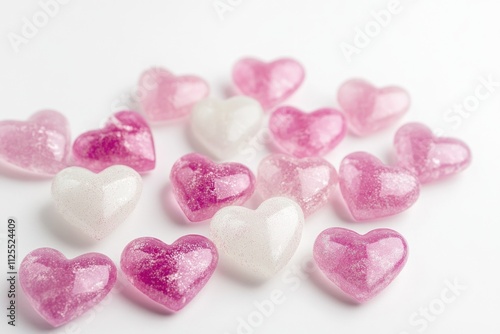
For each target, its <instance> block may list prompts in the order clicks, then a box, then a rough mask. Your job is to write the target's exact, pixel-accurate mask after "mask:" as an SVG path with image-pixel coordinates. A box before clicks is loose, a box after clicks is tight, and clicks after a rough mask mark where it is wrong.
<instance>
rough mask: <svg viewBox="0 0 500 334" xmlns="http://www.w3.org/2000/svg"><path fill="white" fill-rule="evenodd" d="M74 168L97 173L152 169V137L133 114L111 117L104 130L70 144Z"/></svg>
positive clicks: (127, 112)
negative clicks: (116, 167)
mask: <svg viewBox="0 0 500 334" xmlns="http://www.w3.org/2000/svg"><path fill="white" fill-rule="evenodd" d="M73 159H74V160H75V163H76V165H78V166H81V167H85V168H87V169H90V170H91V171H94V172H100V171H102V170H104V169H106V168H108V167H110V166H113V165H125V166H128V167H131V168H133V169H135V170H136V171H137V172H139V173H143V172H148V171H150V170H153V169H154V168H155V164H156V154H155V147H154V141H153V135H152V133H151V129H150V128H149V125H148V123H146V120H145V119H144V117H142V116H141V115H140V114H139V113H136V112H134V111H120V112H117V113H115V114H114V115H113V116H111V117H110V118H109V119H108V121H107V122H106V125H105V126H104V128H102V129H99V130H92V131H88V132H85V133H83V134H81V135H80V136H78V138H76V140H75V142H74V144H73Z"/></svg>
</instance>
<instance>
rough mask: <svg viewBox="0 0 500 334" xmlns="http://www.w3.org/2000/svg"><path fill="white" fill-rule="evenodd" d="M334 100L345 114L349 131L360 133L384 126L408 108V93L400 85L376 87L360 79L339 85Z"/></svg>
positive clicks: (363, 133)
mask: <svg viewBox="0 0 500 334" xmlns="http://www.w3.org/2000/svg"><path fill="white" fill-rule="evenodd" d="M337 99H338V102H339V104H340V106H341V108H342V109H343V111H344V112H345V113H346V115H347V119H348V122H349V128H350V130H351V131H352V132H353V133H355V134H356V135H359V136H366V135H369V134H371V133H374V132H376V131H378V130H381V129H384V128H387V127H388V126H390V125H391V124H393V123H394V122H396V121H397V120H398V119H399V118H401V117H402V116H403V115H404V114H405V113H406V112H407V111H408V109H409V107H410V95H409V94H408V92H407V91H406V90H404V89H403V88H401V87H396V86H390V87H384V88H377V87H375V86H373V85H372V84H370V83H368V82H366V81H364V80H361V79H352V80H349V81H347V82H345V83H344V84H342V86H341V87H340V88H339V91H338V94H337Z"/></svg>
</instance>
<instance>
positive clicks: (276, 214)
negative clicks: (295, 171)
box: [210, 197, 304, 279]
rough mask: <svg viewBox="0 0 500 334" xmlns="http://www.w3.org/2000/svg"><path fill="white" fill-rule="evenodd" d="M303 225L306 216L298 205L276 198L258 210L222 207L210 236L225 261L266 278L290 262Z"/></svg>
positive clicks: (247, 273)
mask: <svg viewBox="0 0 500 334" xmlns="http://www.w3.org/2000/svg"><path fill="white" fill-rule="evenodd" d="M303 226H304V214H303V213H302V209H301V208H300V206H299V205H298V204H297V203H295V202H294V201H292V200H290V199H288V198H285V197H273V198H270V199H268V200H266V201H264V202H263V203H262V204H261V205H260V206H259V208H258V209H257V210H255V211H253V210H251V209H248V208H245V207H241V206H228V207H225V208H222V209H221V210H219V212H217V214H215V216H214V217H213V218H212V221H211V222H210V235H211V237H212V241H213V242H214V243H215V245H216V246H217V249H218V250H219V254H220V256H221V259H222V261H226V263H227V264H229V265H230V266H233V268H235V269H237V270H238V271H240V272H241V273H243V274H245V275H248V276H251V277H252V278H254V279H265V278H269V277H271V276H272V275H274V274H275V273H277V272H278V271H279V270H280V269H282V268H283V267H284V266H285V265H286V264H287V263H288V261H290V259H291V258H292V256H293V254H294V253H295V251H296V250H297V247H298V245H299V242H300V238H301V236H302V229H303Z"/></svg>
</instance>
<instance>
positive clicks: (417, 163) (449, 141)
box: [394, 123, 471, 183]
mask: <svg viewBox="0 0 500 334" xmlns="http://www.w3.org/2000/svg"><path fill="white" fill-rule="evenodd" d="M394 146H395V147H396V153H397V156H398V166H400V167H403V168H406V169H408V170H410V171H411V172H413V173H414V174H415V175H417V177H418V179H419V180H420V182H421V183H426V182H431V181H434V180H438V179H441V178H443V177H446V176H448V175H451V174H455V173H458V172H460V171H462V170H464V169H465V168H467V167H468V166H469V164H470V162H471V152H470V149H469V147H468V146H467V145H466V144H465V143H464V142H462V141H460V140H458V139H454V138H442V137H441V138H439V137H435V136H434V135H433V133H432V131H431V130H430V129H429V128H428V127H427V126H425V125H423V124H419V123H409V124H406V125H403V126H402V127H401V128H399V130H398V132H396V136H395V137H394Z"/></svg>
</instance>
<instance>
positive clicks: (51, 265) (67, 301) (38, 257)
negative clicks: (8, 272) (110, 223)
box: [19, 248, 117, 327]
mask: <svg viewBox="0 0 500 334" xmlns="http://www.w3.org/2000/svg"><path fill="white" fill-rule="evenodd" d="M116 273H117V271H116V266H115V265H114V263H113V261H111V259H109V258H108V257H107V256H105V255H103V254H99V253H87V254H84V255H81V256H79V257H76V258H74V259H72V260H68V259H66V257H64V255H63V254H62V253H60V252H59V251H57V250H55V249H52V248H39V249H36V250H34V251H32V252H31V253H29V254H28V255H26V257H25V258H24V260H23V261H22V263H21V265H20V267H19V281H20V283H21V288H22V290H23V291H24V293H25V294H26V296H27V299H28V301H29V303H30V304H31V306H32V307H33V308H34V309H35V310H36V311H37V312H38V313H39V314H40V315H41V316H42V317H43V318H44V319H45V320H46V321H47V322H48V323H49V324H51V325H52V326H54V327H58V326H61V325H63V324H65V323H68V322H70V321H71V320H73V319H75V318H77V317H79V316H80V315H82V314H83V313H85V312H86V311H88V310H89V309H91V308H92V307H93V306H94V305H96V304H98V303H99V302H101V301H102V300H103V299H104V297H106V295H107V294H108V293H109V292H110V291H111V289H112V288H113V286H114V285H115V283H116Z"/></svg>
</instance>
